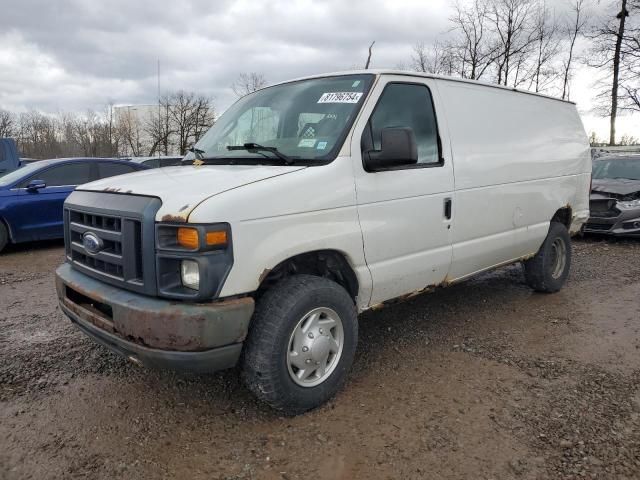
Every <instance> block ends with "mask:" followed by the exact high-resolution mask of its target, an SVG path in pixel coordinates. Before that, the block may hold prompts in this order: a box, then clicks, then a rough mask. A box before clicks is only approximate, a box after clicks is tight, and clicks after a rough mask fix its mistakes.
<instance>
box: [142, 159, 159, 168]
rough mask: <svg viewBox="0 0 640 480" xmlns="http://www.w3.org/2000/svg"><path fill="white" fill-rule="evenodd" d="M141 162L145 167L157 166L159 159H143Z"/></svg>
mask: <svg viewBox="0 0 640 480" xmlns="http://www.w3.org/2000/svg"><path fill="white" fill-rule="evenodd" d="M142 164H143V165H144V166H145V167H150V168H158V167H159V166H160V160H158V159H157V158H154V159H152V160H145V161H144V162H142Z"/></svg>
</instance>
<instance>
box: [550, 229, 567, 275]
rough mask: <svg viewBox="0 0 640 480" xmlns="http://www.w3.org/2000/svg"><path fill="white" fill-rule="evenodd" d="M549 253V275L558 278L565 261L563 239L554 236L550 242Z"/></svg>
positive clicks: (565, 249) (565, 247)
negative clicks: (550, 267) (550, 268)
mask: <svg viewBox="0 0 640 480" xmlns="http://www.w3.org/2000/svg"><path fill="white" fill-rule="evenodd" d="M551 255H552V263H551V265H553V271H552V272H551V276H552V277H553V278H560V277H561V276H562V273H563V272H564V267H565V265H566V263H567V246H566V245H565V243H564V240H563V239H561V238H556V239H555V240H554V241H553V243H552V244H551Z"/></svg>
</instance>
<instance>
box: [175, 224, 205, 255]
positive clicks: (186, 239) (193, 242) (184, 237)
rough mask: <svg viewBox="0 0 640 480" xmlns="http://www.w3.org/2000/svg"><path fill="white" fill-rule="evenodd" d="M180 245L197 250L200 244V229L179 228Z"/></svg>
mask: <svg viewBox="0 0 640 480" xmlns="http://www.w3.org/2000/svg"><path fill="white" fill-rule="evenodd" d="M178 245H180V246H181V247H184V248H188V249H189V250H197V249H198V247H199V246H200V241H199V239H198V230H196V229H195V228H184V227H180V228H179V229H178Z"/></svg>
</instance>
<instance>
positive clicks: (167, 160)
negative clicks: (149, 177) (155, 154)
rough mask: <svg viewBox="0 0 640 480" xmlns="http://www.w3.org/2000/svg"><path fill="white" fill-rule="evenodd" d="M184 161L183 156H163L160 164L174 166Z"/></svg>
mask: <svg viewBox="0 0 640 480" xmlns="http://www.w3.org/2000/svg"><path fill="white" fill-rule="evenodd" d="M181 162H182V159H181V158H161V159H160V166H161V167H174V166H176V165H180V163H181Z"/></svg>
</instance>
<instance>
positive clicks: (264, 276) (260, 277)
mask: <svg viewBox="0 0 640 480" xmlns="http://www.w3.org/2000/svg"><path fill="white" fill-rule="evenodd" d="M270 273H271V269H270V268H265V269H264V270H263V271H262V273H261V274H260V276H259V277H258V283H262V282H263V280H264V279H265V278H267V276H268V275H269V274H270Z"/></svg>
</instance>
